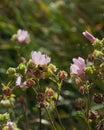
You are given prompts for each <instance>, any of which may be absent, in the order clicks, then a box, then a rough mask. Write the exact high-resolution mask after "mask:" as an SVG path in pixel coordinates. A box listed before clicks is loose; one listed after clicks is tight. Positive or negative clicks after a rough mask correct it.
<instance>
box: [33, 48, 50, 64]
mask: <svg viewBox="0 0 104 130" xmlns="http://www.w3.org/2000/svg"><path fill="white" fill-rule="evenodd" d="M31 59H32V61H33V62H34V63H35V64H37V65H41V66H42V65H47V64H49V63H50V61H51V58H50V57H48V56H47V55H44V54H41V52H36V51H32V52H31Z"/></svg>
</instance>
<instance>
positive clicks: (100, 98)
mask: <svg viewBox="0 0 104 130" xmlns="http://www.w3.org/2000/svg"><path fill="white" fill-rule="evenodd" d="M93 100H94V102H95V103H98V104H99V103H102V102H103V101H104V96H103V94H102V93H95V94H94V95H93Z"/></svg>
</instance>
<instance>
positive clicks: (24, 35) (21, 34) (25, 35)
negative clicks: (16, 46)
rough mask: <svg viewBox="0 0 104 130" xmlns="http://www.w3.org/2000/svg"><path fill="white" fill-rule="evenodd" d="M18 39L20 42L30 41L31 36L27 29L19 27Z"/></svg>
mask: <svg viewBox="0 0 104 130" xmlns="http://www.w3.org/2000/svg"><path fill="white" fill-rule="evenodd" d="M17 40H18V41H19V42H20V43H28V42H29V40H30V36H29V34H28V32H27V31H25V30H21V29H19V30H18V31H17Z"/></svg>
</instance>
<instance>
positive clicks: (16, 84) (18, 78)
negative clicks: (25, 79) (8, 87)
mask: <svg viewBox="0 0 104 130" xmlns="http://www.w3.org/2000/svg"><path fill="white" fill-rule="evenodd" d="M20 85H21V76H17V78H16V82H15V86H16V87H19V86H20Z"/></svg>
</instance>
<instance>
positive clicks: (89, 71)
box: [85, 66, 94, 74]
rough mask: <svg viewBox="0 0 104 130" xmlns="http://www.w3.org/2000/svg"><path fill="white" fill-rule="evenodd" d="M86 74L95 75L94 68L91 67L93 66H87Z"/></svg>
mask: <svg viewBox="0 0 104 130" xmlns="http://www.w3.org/2000/svg"><path fill="white" fill-rule="evenodd" d="M85 72H86V73H87V74H93V72H94V71H93V68H92V67H91V66H87V67H86V68H85Z"/></svg>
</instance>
